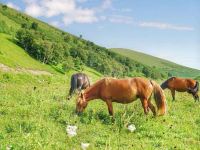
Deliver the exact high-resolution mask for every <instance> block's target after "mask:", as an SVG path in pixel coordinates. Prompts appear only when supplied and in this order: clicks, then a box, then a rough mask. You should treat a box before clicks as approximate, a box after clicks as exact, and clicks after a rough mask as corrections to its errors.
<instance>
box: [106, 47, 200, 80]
mask: <svg viewBox="0 0 200 150" xmlns="http://www.w3.org/2000/svg"><path fill="white" fill-rule="evenodd" d="M110 50H111V51H113V52H116V53H119V54H121V55H124V56H126V57H129V58H131V59H133V60H136V61H138V62H140V63H143V64H145V65H147V66H151V67H153V66H155V67H157V68H160V69H162V70H166V71H168V72H170V73H171V74H172V75H173V76H180V77H193V78H194V77H197V76H199V75H200V70H197V69H192V68H189V67H185V66H181V65H178V64H175V63H173V62H170V61H167V60H164V59H160V58H158V57H155V56H151V55H147V54H144V53H141V52H137V51H134V50H130V49H123V48H112V49H110Z"/></svg>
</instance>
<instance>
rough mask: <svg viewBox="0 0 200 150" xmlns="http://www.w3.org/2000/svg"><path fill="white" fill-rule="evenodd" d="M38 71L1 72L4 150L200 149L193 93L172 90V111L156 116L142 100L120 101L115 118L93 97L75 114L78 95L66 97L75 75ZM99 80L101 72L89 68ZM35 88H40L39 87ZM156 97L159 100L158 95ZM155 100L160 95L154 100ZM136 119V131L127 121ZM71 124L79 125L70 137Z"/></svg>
mask: <svg viewBox="0 0 200 150" xmlns="http://www.w3.org/2000/svg"><path fill="white" fill-rule="evenodd" d="M72 73H73V72H69V73H68V74H66V75H52V76H44V75H43V76H33V75H31V74H12V73H3V72H1V73H0V89H1V90H0V149H6V147H9V146H11V148H12V149H19V150H21V149H81V148H80V144H81V142H88V143H90V146H89V149H107V150H110V149H120V150H122V149H124V150H125V149H198V148H199V147H200V118H199V108H200V104H199V103H197V102H196V103H195V102H194V100H193V98H192V96H191V95H188V94H186V93H177V95H176V101H175V102H172V98H171V95H170V93H169V91H165V93H166V97H167V114H166V115H165V116H161V117H156V118H154V117H153V115H152V114H151V113H150V114H149V115H148V116H145V115H144V114H143V109H142V106H141V103H140V101H139V100H137V101H135V102H133V103H131V104H128V105H122V104H114V112H115V117H114V118H115V121H112V119H111V118H110V117H109V115H108V112H107V106H106V104H105V103H104V102H102V101H98V100H95V101H92V102H91V103H89V105H88V107H87V109H86V110H85V112H84V113H83V114H82V115H81V116H77V115H76V114H75V112H74V111H75V98H76V96H74V97H73V98H72V99H71V101H66V99H65V98H66V94H67V92H68V90H69V82H70V75H71V74H72ZM86 73H87V74H89V76H90V78H91V79H92V80H93V82H94V81H95V80H97V79H99V78H101V77H100V76H97V75H95V74H94V73H93V72H92V71H91V70H87V69H86ZM34 87H35V90H34ZM152 100H153V99H152ZM153 101H154V100H153ZM129 124H134V125H135V126H136V130H135V131H134V132H133V133H131V132H130V131H128V130H127V127H126V126H127V125H129ZM67 125H76V126H77V127H78V130H77V136H75V137H72V138H69V137H68V135H67V133H66V126H67Z"/></svg>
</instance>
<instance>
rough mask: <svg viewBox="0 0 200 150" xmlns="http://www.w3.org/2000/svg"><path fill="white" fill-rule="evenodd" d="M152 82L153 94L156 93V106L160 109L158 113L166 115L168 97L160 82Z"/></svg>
mask: <svg viewBox="0 0 200 150" xmlns="http://www.w3.org/2000/svg"><path fill="white" fill-rule="evenodd" d="M151 84H152V86H153V94H154V99H155V102H156V106H157V109H158V113H157V114H158V115H164V114H165V113H166V98H165V94H164V91H163V90H162V88H161V87H160V85H159V84H157V83H156V82H155V81H152V80H151Z"/></svg>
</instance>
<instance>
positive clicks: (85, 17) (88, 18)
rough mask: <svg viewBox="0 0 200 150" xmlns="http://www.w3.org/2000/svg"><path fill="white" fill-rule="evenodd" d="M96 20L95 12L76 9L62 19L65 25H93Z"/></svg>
mask: <svg viewBox="0 0 200 150" xmlns="http://www.w3.org/2000/svg"><path fill="white" fill-rule="evenodd" d="M97 21H98V18H97V17H96V16H95V12H94V11H93V10H90V9H77V10H75V11H72V12H71V13H69V14H67V15H65V16H64V17H63V22H64V24H65V25H69V24H71V23H73V22H75V23H93V22H97Z"/></svg>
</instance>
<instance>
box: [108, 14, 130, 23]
mask: <svg viewBox="0 0 200 150" xmlns="http://www.w3.org/2000/svg"><path fill="white" fill-rule="evenodd" d="M108 20H109V21H110V22H112V23H121V24H132V23H133V18H132V17H130V16H122V15H112V16H110V17H109V18H108Z"/></svg>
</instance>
